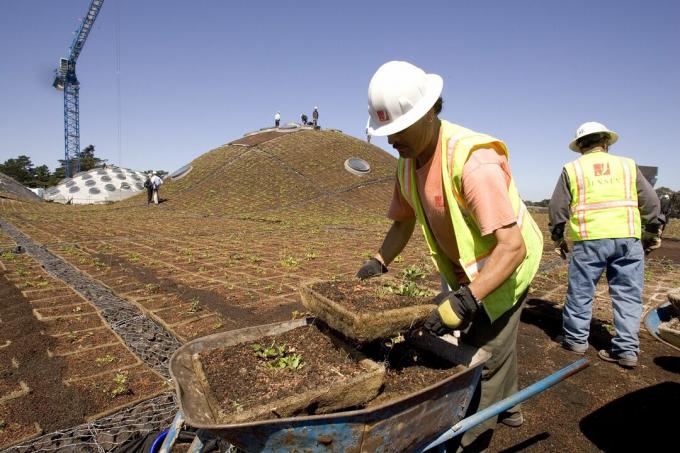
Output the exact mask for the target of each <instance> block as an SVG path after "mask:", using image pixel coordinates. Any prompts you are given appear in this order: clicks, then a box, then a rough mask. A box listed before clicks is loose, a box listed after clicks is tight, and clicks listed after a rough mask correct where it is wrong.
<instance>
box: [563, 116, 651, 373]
mask: <svg viewBox="0 0 680 453" xmlns="http://www.w3.org/2000/svg"><path fill="white" fill-rule="evenodd" d="M617 140H618V135H617V134H616V133H615V132H612V131H610V130H609V129H607V128H606V127H605V126H604V125H603V124H600V123H596V122H589V123H584V124H582V125H581V126H580V127H579V128H578V129H577V130H576V136H575V138H574V139H573V140H572V141H571V143H570V144H569V148H571V150H572V151H576V152H577V153H580V154H581V157H579V158H578V159H576V160H575V161H573V162H570V163H568V164H567V165H565V166H564V169H563V170H562V174H561V176H560V178H559V180H558V181H557V186H556V187H555V191H554V192H553V195H552V198H551V200H550V205H549V209H550V232H551V234H552V239H553V240H554V241H556V245H557V246H558V247H559V249H561V250H562V252H563V255H566V252H568V247H567V243H566V242H565V240H564V232H565V230H568V231H569V237H570V238H571V239H572V240H573V241H574V245H573V251H572V253H571V258H570V259H569V286H568V288H567V300H566V302H565V304H564V308H563V309H562V328H563V335H562V336H560V337H559V341H560V342H561V344H562V347H564V348H565V349H567V350H569V351H571V352H575V353H577V354H584V353H585V352H586V351H587V350H588V335H589V331H590V320H591V318H592V309H593V295H594V293H595V286H596V285H597V282H598V280H599V279H600V276H601V275H602V272H604V271H605V270H606V272H607V281H608V283H609V295H610V296H611V298H612V303H613V305H614V329H615V330H616V335H615V336H614V338H613V339H612V342H611V349H608V350H607V349H603V350H601V351H600V352H599V354H598V356H599V357H600V358H601V359H602V360H606V361H608V362H617V363H618V364H619V365H621V366H622V367H625V368H633V367H635V366H636V365H637V361H638V355H639V353H640V340H639V338H638V333H639V331H640V316H641V315H642V287H643V283H644V250H649V249H650V248H652V247H655V246H657V243H658V242H659V241H660V239H659V235H658V232H659V226H660V219H659V214H660V210H659V198H658V197H657V195H656V192H654V189H653V188H652V186H651V185H650V184H649V182H647V180H646V179H645V178H644V176H642V173H641V172H640V169H639V168H637V165H636V164H635V161H633V160H632V159H628V158H625V157H619V156H614V155H612V154H609V153H608V151H609V146H611V145H612V144H614V143H616V141H617ZM567 223H568V226H565V225H566V224H567ZM641 224H644V225H645V229H644V232H642V231H641V230H642V227H641ZM641 237H642V243H641V241H640V238H641Z"/></svg>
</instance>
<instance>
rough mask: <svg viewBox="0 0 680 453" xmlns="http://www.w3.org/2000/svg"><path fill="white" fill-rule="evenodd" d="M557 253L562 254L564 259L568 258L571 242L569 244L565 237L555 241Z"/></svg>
mask: <svg viewBox="0 0 680 453" xmlns="http://www.w3.org/2000/svg"><path fill="white" fill-rule="evenodd" d="M555 253H557V254H558V255H560V256H561V257H562V259H563V260H566V259H567V254H568V253H569V244H567V241H565V240H564V238H562V239H560V240H559V241H555Z"/></svg>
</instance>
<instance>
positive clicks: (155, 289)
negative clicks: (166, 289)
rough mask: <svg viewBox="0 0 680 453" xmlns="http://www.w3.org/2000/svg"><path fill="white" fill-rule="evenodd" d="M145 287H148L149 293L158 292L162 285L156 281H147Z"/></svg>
mask: <svg viewBox="0 0 680 453" xmlns="http://www.w3.org/2000/svg"><path fill="white" fill-rule="evenodd" d="M144 288H145V289H146V292H147V293H149V294H155V293H157V292H158V290H160V289H161V287H160V285H157V284H155V283H147V284H146V285H145V286H144Z"/></svg>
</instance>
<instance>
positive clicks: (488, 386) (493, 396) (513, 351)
mask: <svg viewBox="0 0 680 453" xmlns="http://www.w3.org/2000/svg"><path fill="white" fill-rule="evenodd" d="M525 301H526V294H525V295H524V296H523V297H522V299H520V300H519V301H518V302H517V303H516V304H515V306H514V307H512V308H511V309H510V310H508V311H507V312H506V313H505V314H503V316H501V317H500V318H498V319H497V320H496V321H495V322H494V323H493V324H492V323H491V322H490V321H489V317H488V316H487V314H486V312H485V311H484V310H483V309H481V310H479V311H478V312H477V315H476V316H475V319H474V321H473V322H472V324H471V326H470V329H469V330H468V331H467V332H465V333H463V334H462V335H461V340H462V341H463V342H464V343H466V344H469V345H470V346H475V347H479V348H482V349H484V350H485V351H488V352H490V353H491V354H492V356H491V358H490V359H489V360H488V361H487V362H486V363H485V364H484V368H483V369H482V379H481V382H480V384H479V385H478V386H477V389H476V390H475V393H474V395H473V397H472V401H471V402H470V406H469V407H468V411H467V414H466V416H469V415H472V414H474V413H475V412H479V411H480V410H482V409H484V408H486V407H488V406H490V405H492V404H493V403H495V402H497V401H500V400H502V399H503V398H506V397H508V396H510V395H512V394H513V393H516V392H517V390H518V387H517V330H518V328H519V318H520V314H521V313H522V307H523V306H524V302H525ZM519 409H520V407H519V405H517V406H515V407H513V408H511V409H510V410H509V411H508V412H511V413H513V412H518V411H519ZM496 422H497V417H491V418H490V419H489V420H487V421H485V422H483V423H482V424H480V425H477V426H475V427H474V428H472V429H470V430H469V431H467V432H466V433H464V434H463V436H462V438H461V436H459V437H456V438H454V439H452V440H451V441H450V442H449V443H448V444H447V445H446V450H447V451H459V452H481V451H484V450H485V449H486V448H487V447H488V446H489V443H490V442H491V437H492V436H493V430H494V429H495V427H496Z"/></svg>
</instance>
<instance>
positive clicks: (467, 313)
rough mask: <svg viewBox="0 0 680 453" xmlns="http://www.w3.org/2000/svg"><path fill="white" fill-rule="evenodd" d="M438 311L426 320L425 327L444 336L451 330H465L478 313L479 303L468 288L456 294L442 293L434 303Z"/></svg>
mask: <svg viewBox="0 0 680 453" xmlns="http://www.w3.org/2000/svg"><path fill="white" fill-rule="evenodd" d="M433 302H434V303H436V304H437V305H438V306H437V309H436V310H434V311H432V313H430V315H429V316H428V317H427V319H425V323H424V324H423V327H425V328H426V329H427V330H429V331H430V332H432V333H433V334H435V335H439V336H441V335H443V334H445V333H447V332H448V331H450V330H456V329H465V328H466V327H467V326H468V325H469V324H470V322H472V319H473V318H474V316H475V313H477V310H478V309H479V302H478V301H477V299H475V296H473V295H472V292H471V291H470V289H469V288H468V287H467V286H461V287H460V289H458V291H456V292H443V293H440V294H439V295H438V296H437V297H436V298H435V299H434V301H433Z"/></svg>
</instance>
